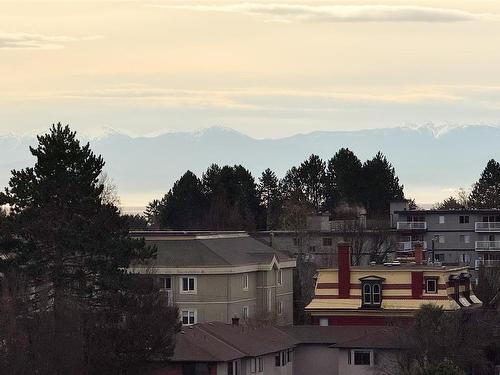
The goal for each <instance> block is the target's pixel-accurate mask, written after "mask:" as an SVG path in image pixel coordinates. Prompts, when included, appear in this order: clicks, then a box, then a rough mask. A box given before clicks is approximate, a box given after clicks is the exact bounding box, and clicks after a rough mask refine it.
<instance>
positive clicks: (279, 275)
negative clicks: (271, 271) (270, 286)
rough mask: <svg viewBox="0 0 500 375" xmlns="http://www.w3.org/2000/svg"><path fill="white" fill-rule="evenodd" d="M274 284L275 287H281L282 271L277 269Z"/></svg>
mask: <svg viewBox="0 0 500 375" xmlns="http://www.w3.org/2000/svg"><path fill="white" fill-rule="evenodd" d="M276 284H277V285H280V286H281V285H283V271H282V270H281V268H280V269H278V272H277V273H276Z"/></svg>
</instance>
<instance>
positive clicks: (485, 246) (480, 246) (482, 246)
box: [476, 241, 500, 251]
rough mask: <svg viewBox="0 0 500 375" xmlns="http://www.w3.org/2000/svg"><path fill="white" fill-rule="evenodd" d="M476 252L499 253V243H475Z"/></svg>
mask: <svg viewBox="0 0 500 375" xmlns="http://www.w3.org/2000/svg"><path fill="white" fill-rule="evenodd" d="M476 251H500V241H476Z"/></svg>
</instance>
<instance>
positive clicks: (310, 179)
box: [298, 154, 325, 211]
mask: <svg viewBox="0 0 500 375" xmlns="http://www.w3.org/2000/svg"><path fill="white" fill-rule="evenodd" d="M298 176H299V179H300V182H301V185H302V191H303V193H304V195H305V197H306V198H307V200H308V201H309V202H310V203H311V204H312V205H313V207H314V208H315V209H316V210H317V211H319V210H320V206H321V204H322V203H323V200H324V196H323V191H324V183H325V162H324V161H323V160H321V158H320V157H319V156H318V155H314V154H312V155H311V156H309V159H307V160H305V161H304V162H303V163H302V164H301V165H300V167H299V168H298Z"/></svg>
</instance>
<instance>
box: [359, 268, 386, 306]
mask: <svg viewBox="0 0 500 375" xmlns="http://www.w3.org/2000/svg"><path fill="white" fill-rule="evenodd" d="M372 278H374V277H373V276H372ZM361 291H362V301H363V307H374V308H376V307H380V305H381V304H382V280H380V279H378V278H377V279H369V280H363V279H362V280H361Z"/></svg>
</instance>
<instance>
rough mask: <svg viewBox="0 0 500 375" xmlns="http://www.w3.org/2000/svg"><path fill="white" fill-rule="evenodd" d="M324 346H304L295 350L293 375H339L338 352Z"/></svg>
mask: <svg viewBox="0 0 500 375" xmlns="http://www.w3.org/2000/svg"><path fill="white" fill-rule="evenodd" d="M328 346H329V345H323V344H302V345H299V346H297V347H296V348H295V351H294V362H293V375H311V374H325V375H326V374H328V375H339V374H340V373H339V372H338V350H336V349H332V348H329V347H328Z"/></svg>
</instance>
